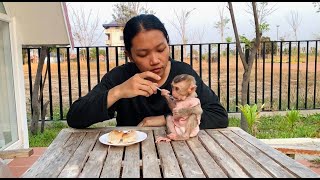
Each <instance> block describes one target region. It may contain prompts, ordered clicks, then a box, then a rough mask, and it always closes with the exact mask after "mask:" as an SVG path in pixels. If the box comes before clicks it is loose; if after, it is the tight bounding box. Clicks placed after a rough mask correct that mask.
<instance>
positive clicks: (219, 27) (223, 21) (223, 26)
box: [214, 6, 230, 42]
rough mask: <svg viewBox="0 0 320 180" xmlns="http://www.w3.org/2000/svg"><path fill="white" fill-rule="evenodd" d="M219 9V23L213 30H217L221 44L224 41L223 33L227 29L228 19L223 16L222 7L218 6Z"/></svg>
mask: <svg viewBox="0 0 320 180" xmlns="http://www.w3.org/2000/svg"><path fill="white" fill-rule="evenodd" d="M218 9H219V21H218V22H216V24H215V26H214V27H215V28H216V29H217V30H218V32H219V33H220V38H221V42H223V40H224V31H225V29H228V27H226V26H227V24H228V23H229V21H230V19H229V18H227V17H225V16H224V12H223V11H224V6H223V7H222V8H221V7H220V6H218Z"/></svg>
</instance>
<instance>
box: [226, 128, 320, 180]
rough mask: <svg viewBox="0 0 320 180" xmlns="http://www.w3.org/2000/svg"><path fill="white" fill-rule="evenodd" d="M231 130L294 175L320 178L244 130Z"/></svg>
mask: <svg viewBox="0 0 320 180" xmlns="http://www.w3.org/2000/svg"><path fill="white" fill-rule="evenodd" d="M230 129H231V130H232V131H233V132H235V133H236V134H238V135H239V136H240V137H242V138H243V139H245V140H246V141H248V142H249V143H251V144H252V145H254V146H256V147H257V148H258V149H260V150H261V151H263V152H264V153H265V154H267V155H268V156H269V157H271V158H272V159H274V160H275V161H276V162H278V163H279V164H281V166H283V167H284V168H286V169H288V170H289V171H290V172H291V173H292V174H294V175H296V176H298V177H301V178H311V177H313V178H315V177H320V176H319V175H318V174H316V173H315V172H313V171H312V170H310V169H309V168H307V167H305V166H304V165H302V164H300V163H298V162H297V161H295V160H293V159H291V158H290V157H288V156H286V155H285V154H283V153H281V152H279V151H277V150H275V149H273V148H272V147H271V146H269V145H267V144H266V143H264V142H262V141H260V140H258V139H257V138H255V137H253V136H251V135H250V134H248V133H247V132H245V131H243V130H242V129H240V128H230Z"/></svg>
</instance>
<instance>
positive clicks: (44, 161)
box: [21, 129, 72, 177]
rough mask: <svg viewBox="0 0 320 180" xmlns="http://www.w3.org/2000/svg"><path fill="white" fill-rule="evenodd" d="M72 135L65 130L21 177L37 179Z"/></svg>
mask: <svg viewBox="0 0 320 180" xmlns="http://www.w3.org/2000/svg"><path fill="white" fill-rule="evenodd" d="M71 134H72V133H70V132H68V131H67V130H65V129H63V130H61V131H60V133H59V134H58V135H57V137H56V138H55V139H54V140H53V141H52V143H51V144H50V145H49V147H48V148H47V150H46V151H45V152H44V153H43V154H42V156H40V157H39V158H38V160H37V161H36V162H35V163H34V164H33V165H32V166H31V167H30V168H29V169H28V170H27V171H26V172H25V173H24V174H22V176H21V177H35V176H36V175H37V174H38V173H40V172H41V171H42V170H43V169H45V168H46V166H48V165H49V164H50V163H51V162H50V161H51V160H53V159H54V158H55V156H56V155H57V154H59V153H60V152H61V150H62V146H63V145H64V144H66V142H67V140H68V139H69V138H70V136H71Z"/></svg>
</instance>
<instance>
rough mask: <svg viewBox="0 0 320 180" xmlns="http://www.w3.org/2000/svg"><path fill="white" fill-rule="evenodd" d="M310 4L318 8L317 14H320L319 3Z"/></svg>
mask: <svg viewBox="0 0 320 180" xmlns="http://www.w3.org/2000/svg"><path fill="white" fill-rule="evenodd" d="M312 4H313V6H314V7H315V8H318V10H317V13H319V12H320V2H313V3H312Z"/></svg>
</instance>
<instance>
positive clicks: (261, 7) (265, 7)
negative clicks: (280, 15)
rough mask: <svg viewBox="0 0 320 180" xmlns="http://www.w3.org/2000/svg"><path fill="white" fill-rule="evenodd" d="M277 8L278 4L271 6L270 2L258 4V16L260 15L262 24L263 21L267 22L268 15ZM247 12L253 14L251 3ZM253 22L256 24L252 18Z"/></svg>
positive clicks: (259, 18)
mask: <svg viewBox="0 0 320 180" xmlns="http://www.w3.org/2000/svg"><path fill="white" fill-rule="evenodd" d="M276 10H277V8H276V4H274V5H273V6H270V4H268V2H259V3H258V4H257V16H258V21H259V23H260V25H262V24H263V23H267V20H266V18H267V16H269V15H271V14H272V13H273V12H274V11H276ZM246 12H247V13H249V14H251V15H253V12H252V5H251V4H248V9H246ZM251 22H252V24H254V22H253V21H252V20H251Z"/></svg>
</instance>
